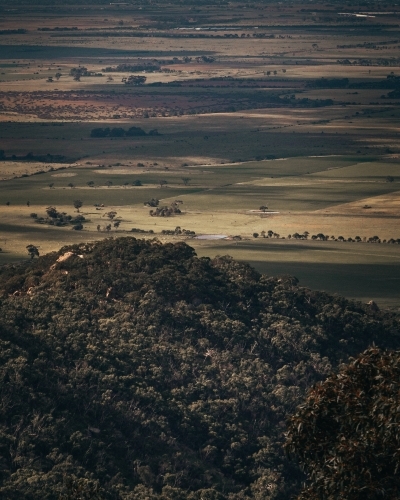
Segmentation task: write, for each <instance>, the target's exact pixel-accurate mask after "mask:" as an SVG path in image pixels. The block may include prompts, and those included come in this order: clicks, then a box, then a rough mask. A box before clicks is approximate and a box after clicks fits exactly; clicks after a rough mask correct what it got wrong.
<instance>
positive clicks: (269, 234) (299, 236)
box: [253, 230, 400, 245]
mask: <svg viewBox="0 0 400 500" xmlns="http://www.w3.org/2000/svg"><path fill="white" fill-rule="evenodd" d="M259 236H261V237H262V238H281V235H280V234H279V233H275V232H274V231H272V230H269V231H260V233H253V237H254V238H258V237H259ZM309 237H310V239H311V240H313V241H329V240H330V241H341V242H349V243H362V242H363V243H390V244H398V245H400V238H397V239H396V238H390V239H381V238H380V237H379V236H376V235H375V236H370V237H367V236H363V237H361V236H355V237H354V238H351V237H348V238H345V237H344V236H337V237H336V236H334V235H332V236H329V235H327V234H324V233H317V234H313V235H311V236H310V233H309V232H308V231H304V232H303V233H297V232H296V233H293V234H289V235H288V236H287V239H288V240H291V239H294V240H308V238H309ZM283 238H284V237H283Z"/></svg>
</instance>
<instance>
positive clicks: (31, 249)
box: [26, 245, 39, 259]
mask: <svg viewBox="0 0 400 500" xmlns="http://www.w3.org/2000/svg"><path fill="white" fill-rule="evenodd" d="M26 249H27V250H28V254H29V255H30V257H31V259H33V258H34V257H35V256H36V257H39V250H38V248H37V247H35V245H27V246H26Z"/></svg>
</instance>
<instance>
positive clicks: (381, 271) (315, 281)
mask: <svg viewBox="0 0 400 500" xmlns="http://www.w3.org/2000/svg"><path fill="white" fill-rule="evenodd" d="M247 262H248V263H249V264H250V265H251V266H253V267H254V268H255V269H257V271H259V272H261V273H263V274H267V275H271V276H276V275H281V274H289V275H292V276H296V278H298V279H299V281H300V283H299V284H300V286H305V287H309V288H312V289H314V290H323V291H326V292H329V293H337V294H339V295H344V296H345V297H347V298H350V299H355V300H361V301H362V302H368V301H369V300H375V301H376V302H377V303H378V305H379V306H381V307H398V308H400V261H399V263H398V264H396V263H393V262H391V263H390V264H371V265H368V264H327V263H311V262H262V261H256V260H249V261H247Z"/></svg>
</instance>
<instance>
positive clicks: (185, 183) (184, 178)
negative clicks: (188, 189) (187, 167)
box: [181, 177, 192, 186]
mask: <svg viewBox="0 0 400 500" xmlns="http://www.w3.org/2000/svg"><path fill="white" fill-rule="evenodd" d="M181 179H182V181H183V184H184V185H185V186H188V185H189V182H190V181H191V180H192V179H191V178H190V177H181Z"/></svg>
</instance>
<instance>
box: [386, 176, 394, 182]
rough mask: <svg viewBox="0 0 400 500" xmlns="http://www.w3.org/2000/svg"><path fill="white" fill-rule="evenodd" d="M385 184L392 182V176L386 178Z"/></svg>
mask: <svg viewBox="0 0 400 500" xmlns="http://www.w3.org/2000/svg"><path fill="white" fill-rule="evenodd" d="M386 182H394V177H393V176H392V175H388V176H387V177H386Z"/></svg>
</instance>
